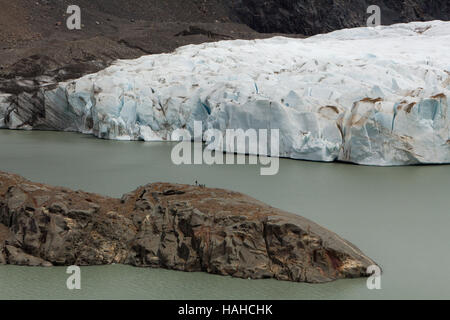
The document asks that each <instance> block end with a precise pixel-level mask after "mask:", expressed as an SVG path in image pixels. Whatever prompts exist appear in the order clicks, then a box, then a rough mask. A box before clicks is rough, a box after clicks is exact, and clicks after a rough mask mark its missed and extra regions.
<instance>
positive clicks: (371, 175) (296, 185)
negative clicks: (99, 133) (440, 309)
mask: <svg viewBox="0 0 450 320" xmlns="http://www.w3.org/2000/svg"><path fill="white" fill-rule="evenodd" d="M171 147H172V144H170V143H143V142H142V143H141V142H117V141H104V140H98V139H95V138H92V137H89V136H83V135H79V134H71V133H52V132H20V131H4V130H0V170H3V171H9V172H14V173H18V174H21V175H23V176H25V177H26V178H29V179H31V180H35V181H39V182H45V183H49V184H53V185H62V186H66V187H70V188H74V189H83V190H85V191H91V192H97V193H101V194H105V195H110V196H120V195H121V194H123V193H125V192H129V191H131V190H133V189H135V188H136V187H138V186H139V185H142V184H146V183H149V182H157V181H169V182H179V183H191V184H192V183H194V181H195V180H198V181H199V182H200V183H204V184H206V185H207V186H209V187H220V188H227V189H232V190H236V191H241V192H244V193H246V194H249V195H251V196H253V197H255V198H257V199H259V200H262V201H265V202H267V203H269V204H271V205H273V206H275V207H278V208H281V209H283V210H287V211H291V212H294V213H298V214H301V215H303V216H305V217H307V218H309V219H312V220H314V221H315V222H317V223H319V224H321V225H323V226H324V227H327V228H329V229H331V230H333V231H335V232H336V233H338V234H340V235H341V236H343V237H344V238H346V239H348V240H349V241H351V242H353V243H354V244H356V245H357V246H358V247H360V249H362V250H363V251H364V252H365V253H366V254H367V255H368V256H370V257H371V258H373V259H374V260H376V261H377V262H378V263H379V264H380V265H381V266H382V267H383V269H384V273H383V277H382V290H378V291H370V290H368V289H367V288H366V285H365V279H357V280H343V281H337V282H333V283H329V284H321V285H310V284H298V283H290V282H282V281H275V280H256V281H255V280H241V279H232V278H229V277H221V276H214V275H208V274H203V273H183V272H176V271H167V270H159V269H139V268H134V267H128V266H102V267H87V268H82V290H81V291H79V292H72V291H68V290H67V289H66V286H65V281H66V279H67V276H68V275H67V274H66V273H65V269H64V268H49V269H45V268H26V267H16V266H1V267H0V299H5V298H24V299H25V298H26V299H30V298H31V299H32V298H50V299H51V298H55V299H65V298H67V299H70V298H86V299H95V298H112V299H115V298H132V299H140V298H142V299H152V298H153V299H172V298H177V299H202V298H206V299H221V298H224V299H299V298H302V299H303V298H304V299H308V298H310V299H347V298H357V299H365V298H387V299H389V298H418V299H420V298H437V299H439V298H447V299H449V298H450V277H449V276H448V275H447V271H448V270H450V251H449V243H450V241H449V236H448V232H447V229H448V227H449V226H450V213H449V210H448V208H449V207H450V197H448V195H447V193H448V190H450V179H449V173H450V167H449V166H427V167H399V168H375V167H363V166H353V165H346V164H325V163H313V162H304V161H294V160H287V159H284V160H281V161H280V172H279V174H278V175H276V176H260V175H259V169H260V168H259V166H238V165H228V166H227V165H224V166H214V167H210V166H206V165H202V166H175V165H173V164H172V163H171V161H170V151H171Z"/></svg>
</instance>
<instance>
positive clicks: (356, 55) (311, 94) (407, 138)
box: [0, 21, 450, 166]
mask: <svg viewBox="0 0 450 320" xmlns="http://www.w3.org/2000/svg"><path fill="white" fill-rule="evenodd" d="M449 103H450V22H443V21H432V22H412V23H407V24H397V25H393V26H379V27H375V28H354V29H345V30H340V31H335V32H331V33H328V34H322V35H317V36H313V37H310V38H306V39H291V38H285V37H274V38H270V39H264V40H251V41H247V40H245V41H244V40H230V41H220V42H214V43H207V44H202V45H189V46H185V47H181V48H179V49H177V50H176V51H174V52H173V53H170V54H159V55H148V56H143V57H141V58H138V59H134V60H118V61H116V62H115V63H114V64H113V65H112V66H110V67H108V68H106V69H104V70H102V71H100V72H98V73H95V74H89V75H86V76H84V77H82V78H79V79H76V80H73V81H68V82H63V83H58V84H56V85H45V86H43V87H42V88H41V89H40V90H39V91H38V92H34V93H33V92H24V93H21V94H18V95H17V96H13V95H10V94H0V128H9V129H30V130H31V129H44V130H63V131H76V132H81V133H85V134H93V135H95V136H96V137H99V138H103V139H117V140H143V141H168V140H171V137H172V133H173V132H174V131H175V130H177V129H180V128H183V129H186V130H188V131H190V132H193V123H194V121H202V123H203V126H204V128H203V129H204V130H207V129H218V130H220V131H222V132H225V130H226V129H243V130H246V129H249V128H252V129H279V134H280V146H279V156H280V157H287V158H293V159H303V160H313V161H326V162H331V161H343V162H351V163H357V164H364V165H377V166H393V165H413V164H438V163H449V162H450V131H449V125H450V121H449V119H450V118H449V116H450V110H449ZM36 110H38V112H37V111H36ZM224 151H226V150H224Z"/></svg>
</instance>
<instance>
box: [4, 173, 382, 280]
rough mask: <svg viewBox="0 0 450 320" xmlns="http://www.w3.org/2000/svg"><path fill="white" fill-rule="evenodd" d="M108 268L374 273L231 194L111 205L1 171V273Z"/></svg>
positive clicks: (286, 216) (145, 198)
mask: <svg viewBox="0 0 450 320" xmlns="http://www.w3.org/2000/svg"><path fill="white" fill-rule="evenodd" d="M111 263H121V264H129V265H134V266H139V267H161V268H167V269H173V270H182V271H204V272H209V273H214V274H219V275H229V276H233V277H239V278H252V279H261V278H275V279H279V280H290V281H299V282H312V283H318V282H327V281H331V280H336V279H341V278H355V277H364V276H366V270H367V267H368V266H370V265H373V264H374V262H373V261H372V260H371V259H370V258H368V257H367V256H365V255H364V254H363V253H362V252H361V251H360V250H359V249H358V248H356V247H355V246H354V245H352V244H350V243H349V242H347V241H345V240H343V239H342V238H340V237H339V236H337V235H336V234H335V233H333V232H331V231H328V230H326V229H325V228H322V227H320V226H319V225H317V224H315V223H313V222H311V221H309V220H307V219H305V218H302V217H300V216H298V215H294V214H290V213H286V212H283V211H281V210H278V209H275V208H272V207H270V206H268V205H266V204H264V203H261V202H259V201H257V200H255V199H252V198H250V197H248V196H245V195H243V194H240V193H236V192H232V191H227V190H221V189H208V188H200V187H194V186H188V185H175V184H166V183H156V184H150V185H147V186H144V187H141V188H138V189H137V190H136V191H134V192H131V193H129V194H126V195H124V196H123V197H122V199H112V198H108V197H103V196H100V195H96V194H90V193H85V192H82V191H72V190H69V189H66V188H58V187H51V186H48V185H42V184H38V183H33V182H30V181H27V180H25V179H23V178H22V177H19V176H16V175H12V174H8V173H2V172H0V264H16V265H29V266H52V265H59V266H65V265H74V264H75V265H79V266H86V265H104V264H111Z"/></svg>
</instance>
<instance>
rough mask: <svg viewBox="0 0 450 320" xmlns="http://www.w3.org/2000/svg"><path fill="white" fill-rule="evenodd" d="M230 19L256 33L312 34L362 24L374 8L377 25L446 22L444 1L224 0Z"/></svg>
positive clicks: (449, 5) (449, 6)
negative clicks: (376, 8) (377, 13)
mask: <svg viewBox="0 0 450 320" xmlns="http://www.w3.org/2000/svg"><path fill="white" fill-rule="evenodd" d="M227 2H228V4H229V6H230V8H231V13H232V14H233V15H234V20H236V21H239V22H241V23H245V24H247V25H248V26H250V27H251V28H253V29H254V30H256V31H259V32H282V33H300V34H304V35H315V34H318V33H326V32H330V31H334V30H338V29H344V28H354V27H362V26H365V25H366V21H367V18H368V17H369V14H367V8H368V7H369V6H371V5H378V6H379V7H380V9H381V23H382V24H383V25H390V24H393V23H401V22H411V21H428V20H436V19H440V20H449V19H450V2H449V1H447V0H403V1H398V0H397V1H391V0H333V1H328V0H314V1H311V0H292V1H286V0H270V1H260V0H231V1H229V0H227Z"/></svg>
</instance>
